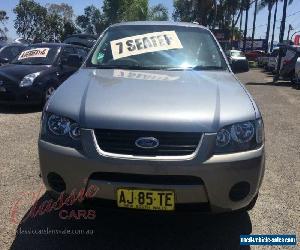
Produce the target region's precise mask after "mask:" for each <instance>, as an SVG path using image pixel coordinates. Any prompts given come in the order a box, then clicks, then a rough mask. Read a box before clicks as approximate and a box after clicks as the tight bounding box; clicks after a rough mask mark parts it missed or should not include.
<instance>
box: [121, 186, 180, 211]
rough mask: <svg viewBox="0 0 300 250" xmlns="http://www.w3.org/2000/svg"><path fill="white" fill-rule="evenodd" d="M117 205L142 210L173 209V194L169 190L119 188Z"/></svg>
mask: <svg viewBox="0 0 300 250" xmlns="http://www.w3.org/2000/svg"><path fill="white" fill-rule="evenodd" d="M117 204H118V207H123V208H131V209H144V210H163V211H172V210H175V194H174V191H170V190H144V189H130V188H120V189H118V190H117Z"/></svg>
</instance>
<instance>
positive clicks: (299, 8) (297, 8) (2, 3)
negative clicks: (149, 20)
mask: <svg viewBox="0 0 300 250" xmlns="http://www.w3.org/2000/svg"><path fill="white" fill-rule="evenodd" d="M36 1H37V2H38V3H40V4H41V5H46V4H47V3H62V2H64V3H67V4H69V5H71V6H72V7H73V9H74V13H75V15H81V14H83V10H84V8H85V7H86V6H88V5H91V4H93V5H95V6H96V7H98V8H101V6H102V0H84V1H82V0H36ZM18 2H19V1H18V0H0V10H5V11H6V12H7V14H8V17H9V21H8V22H7V24H6V27H7V28H8V30H9V32H8V37H10V38H13V39H14V38H17V37H18V35H17V34H16V32H15V29H14V27H13V24H14V22H13V21H14V19H15V15H14V13H13V8H14V7H15V6H16V4H17V3H18ZM149 2H150V5H155V4H158V3H162V1H160V0H150V1H149ZM163 4H164V5H165V6H166V7H167V8H168V10H169V15H170V17H171V15H172V13H173V0H165V1H163ZM282 7H283V3H282V2H280V3H279V4H278V13H277V16H278V18H277V20H280V19H281V17H282ZM274 9H275V7H274V8H273V12H274ZM273 12H272V21H273ZM253 15H254V6H253V7H252V8H251V9H250V11H249V22H248V31H247V32H248V36H251V35H252V22H253ZM287 16H288V17H287V22H286V27H287V26H288V25H289V24H291V25H292V26H293V28H294V31H291V34H292V33H294V32H295V31H298V30H299V31H300V0H294V1H293V3H292V4H291V5H289V6H288V9H287ZM267 18H268V11H267V9H264V10H261V11H260V12H259V13H258V15H257V21H256V32H255V38H265V36H266V30H267ZM243 19H244V20H245V15H244V18H243ZM272 26H273V22H272V24H271V27H272ZM243 27H244V25H243ZM279 27H280V22H279V21H277V23H276V30H275V40H278V37H279ZM286 36H287V28H286V34H285V38H286ZM270 37H271V34H270Z"/></svg>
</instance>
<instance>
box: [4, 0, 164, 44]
mask: <svg viewBox="0 0 300 250" xmlns="http://www.w3.org/2000/svg"><path fill="white" fill-rule="evenodd" d="M14 13H15V14H16V19H15V24H14V26H15V28H16V31H17V33H18V34H19V35H20V36H22V37H23V38H25V39H33V40H37V41H54V40H63V39H64V38H65V37H66V36H68V35H70V34H73V33H75V32H80V31H81V32H85V33H90V34H100V33H101V32H102V31H103V30H104V29H105V28H106V27H108V26H109V25H111V24H113V23H116V22H123V21H141V20H168V10H167V8H166V7H164V6H163V5H162V4H158V5H155V6H152V7H149V3H148V0H104V2H103V6H102V11H101V10H100V9H98V8H96V7H95V6H94V5H90V6H87V7H86V8H85V9H84V14H82V15H79V16H77V18H76V19H75V24H76V25H75V24H74V22H73V16H74V12H73V8H72V6H70V5H68V4H65V3H61V4H47V5H46V7H44V6H42V5H40V4H39V3H37V2H35V1H34V0H20V1H19V3H18V4H17V6H16V7H15V9H14ZM0 14H1V12H0ZM0 17H1V16H0ZM76 26H77V27H78V28H77V27H76Z"/></svg>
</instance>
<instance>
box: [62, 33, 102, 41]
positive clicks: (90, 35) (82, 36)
mask: <svg viewBox="0 0 300 250" xmlns="http://www.w3.org/2000/svg"><path fill="white" fill-rule="evenodd" d="M71 37H78V38H94V39H97V38H98V36H97V35H92V34H85V33H82V34H73V35H69V36H67V38H66V39H68V38H71ZM66 39H65V40H66Z"/></svg>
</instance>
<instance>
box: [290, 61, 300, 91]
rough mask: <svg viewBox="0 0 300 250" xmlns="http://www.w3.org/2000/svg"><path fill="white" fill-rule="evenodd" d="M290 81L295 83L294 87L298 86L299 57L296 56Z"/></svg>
mask: <svg viewBox="0 0 300 250" xmlns="http://www.w3.org/2000/svg"><path fill="white" fill-rule="evenodd" d="M291 81H292V83H294V84H295V85H296V88H297V89H299V88H300V57H298V58H297V60H296V63H295V71H294V77H293V78H292V79H291Z"/></svg>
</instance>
